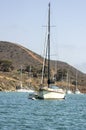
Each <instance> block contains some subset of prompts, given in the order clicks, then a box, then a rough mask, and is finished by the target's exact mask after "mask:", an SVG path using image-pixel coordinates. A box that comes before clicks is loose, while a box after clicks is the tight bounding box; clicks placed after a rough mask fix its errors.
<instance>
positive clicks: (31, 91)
mask: <svg viewBox="0 0 86 130" xmlns="http://www.w3.org/2000/svg"><path fill="white" fill-rule="evenodd" d="M16 92H28V93H33V92H34V90H31V89H24V88H21V89H17V90H16Z"/></svg>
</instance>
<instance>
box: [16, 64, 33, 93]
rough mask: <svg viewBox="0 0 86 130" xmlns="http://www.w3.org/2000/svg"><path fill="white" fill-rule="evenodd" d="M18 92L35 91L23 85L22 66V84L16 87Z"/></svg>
mask: <svg viewBox="0 0 86 130" xmlns="http://www.w3.org/2000/svg"><path fill="white" fill-rule="evenodd" d="M16 92H29V93H33V92H34V90H31V89H27V88H24V87H23V83H22V66H21V69H20V85H19V86H17V87H16Z"/></svg>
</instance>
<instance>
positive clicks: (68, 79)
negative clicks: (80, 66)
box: [67, 73, 73, 94]
mask: <svg viewBox="0 0 86 130" xmlns="http://www.w3.org/2000/svg"><path fill="white" fill-rule="evenodd" d="M67 94H73V92H72V91H71V90H70V77H69V75H68V73H67Z"/></svg>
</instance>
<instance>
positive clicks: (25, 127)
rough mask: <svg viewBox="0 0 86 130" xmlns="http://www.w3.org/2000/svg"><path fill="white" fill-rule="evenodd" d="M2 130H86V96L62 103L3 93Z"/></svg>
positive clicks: (0, 107) (0, 94)
mask: <svg viewBox="0 0 86 130" xmlns="http://www.w3.org/2000/svg"><path fill="white" fill-rule="evenodd" d="M0 130H86V95H84V94H83V95H74V94H73V95H67V96H66V99H65V100H59V101H58V100H30V99H28V93H16V92H8V93H5V92H0Z"/></svg>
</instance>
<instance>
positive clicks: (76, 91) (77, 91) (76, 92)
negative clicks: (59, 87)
mask: <svg viewBox="0 0 86 130" xmlns="http://www.w3.org/2000/svg"><path fill="white" fill-rule="evenodd" d="M80 93H81V92H80V91H79V89H78V87H77V73H76V89H75V94H80Z"/></svg>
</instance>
